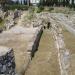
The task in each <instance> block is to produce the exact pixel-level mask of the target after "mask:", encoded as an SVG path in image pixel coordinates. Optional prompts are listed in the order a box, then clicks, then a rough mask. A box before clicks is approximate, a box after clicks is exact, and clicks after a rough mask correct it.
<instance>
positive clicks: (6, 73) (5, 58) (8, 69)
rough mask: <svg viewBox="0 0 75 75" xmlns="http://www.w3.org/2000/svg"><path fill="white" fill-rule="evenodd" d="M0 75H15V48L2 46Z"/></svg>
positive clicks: (0, 50) (0, 48) (0, 47)
mask: <svg viewBox="0 0 75 75" xmlns="http://www.w3.org/2000/svg"><path fill="white" fill-rule="evenodd" d="M0 75H15V58H14V52H13V49H11V48H7V47H2V46H0Z"/></svg>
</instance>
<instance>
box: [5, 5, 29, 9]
mask: <svg viewBox="0 0 75 75" xmlns="http://www.w3.org/2000/svg"><path fill="white" fill-rule="evenodd" d="M28 8H29V7H28V6H27V5H20V4H18V5H6V9H7V10H15V9H18V10H20V9H21V10H28Z"/></svg>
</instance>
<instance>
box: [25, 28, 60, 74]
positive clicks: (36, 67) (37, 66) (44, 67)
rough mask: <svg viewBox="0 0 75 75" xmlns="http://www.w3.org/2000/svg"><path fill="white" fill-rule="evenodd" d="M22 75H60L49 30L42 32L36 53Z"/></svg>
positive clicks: (55, 50)
mask: <svg viewBox="0 0 75 75" xmlns="http://www.w3.org/2000/svg"><path fill="white" fill-rule="evenodd" d="M24 75H60V69H59V62H58V55H57V48H56V47H55V45H54V40H53V37H52V34H51V31H50V30H49V29H45V30H44V31H43V34H42V36H41V39H40V42H39V47H38V51H37V52H36V53H35V56H34V58H33V59H32V61H31V63H30V65H29V67H28V69H27V71H26V72H25V74H24Z"/></svg>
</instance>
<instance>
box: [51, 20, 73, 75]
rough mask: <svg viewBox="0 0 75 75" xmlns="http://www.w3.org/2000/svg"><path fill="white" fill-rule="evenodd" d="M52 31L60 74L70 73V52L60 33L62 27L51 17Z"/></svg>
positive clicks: (68, 74) (69, 74) (66, 74)
mask: <svg viewBox="0 0 75 75" xmlns="http://www.w3.org/2000/svg"><path fill="white" fill-rule="evenodd" d="M51 22H52V32H53V35H54V39H55V44H56V47H57V49H58V59H59V65H60V71H61V75H72V74H71V72H70V54H69V51H68V50H67V49H66V47H65V43H64V40H63V35H62V28H61V26H59V24H58V23H57V22H55V21H54V20H52V19H51Z"/></svg>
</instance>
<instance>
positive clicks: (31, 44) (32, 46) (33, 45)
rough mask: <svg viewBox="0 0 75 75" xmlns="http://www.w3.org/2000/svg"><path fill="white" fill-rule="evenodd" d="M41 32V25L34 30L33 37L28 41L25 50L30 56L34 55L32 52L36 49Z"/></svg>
mask: <svg viewBox="0 0 75 75" xmlns="http://www.w3.org/2000/svg"><path fill="white" fill-rule="evenodd" d="M42 33H43V27H42V26H40V27H38V30H37V31H36V32H35V34H34V37H33V39H32V40H31V41H30V42H29V45H28V47H27V51H28V52H29V54H30V57H31V58H32V57H33V56H34V53H35V52H36V51H37V49H38V45H39V41H40V38H41V35H42Z"/></svg>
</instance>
